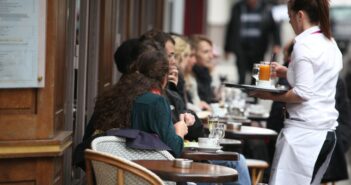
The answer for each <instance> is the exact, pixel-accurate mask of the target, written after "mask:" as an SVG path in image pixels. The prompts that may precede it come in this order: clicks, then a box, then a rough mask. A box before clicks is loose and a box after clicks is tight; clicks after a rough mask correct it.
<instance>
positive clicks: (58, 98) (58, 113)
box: [54, 0, 68, 131]
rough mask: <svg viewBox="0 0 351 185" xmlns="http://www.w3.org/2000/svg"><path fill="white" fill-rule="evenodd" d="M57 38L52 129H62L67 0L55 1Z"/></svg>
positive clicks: (65, 71)
mask: <svg viewBox="0 0 351 185" xmlns="http://www.w3.org/2000/svg"><path fill="white" fill-rule="evenodd" d="M57 3H58V4H57V6H58V10H57V24H58V25H60V26H59V27H57V38H59V40H58V42H57V45H56V53H57V54H56V59H55V61H56V62H55V64H56V65H55V91H54V97H55V101H54V111H55V113H54V114H55V115H54V116H55V120H54V131H57V130H63V129H64V111H63V109H64V103H65V100H66V97H65V91H66V88H67V86H66V83H65V82H66V76H67V75H65V74H66V73H67V70H66V66H65V64H66V62H65V60H66V48H65V47H66V33H67V27H66V25H67V24H68V23H67V21H68V20H67V16H66V14H67V1H62V0H61V1H58V2H57Z"/></svg>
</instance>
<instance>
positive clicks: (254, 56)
mask: <svg viewBox="0 0 351 185" xmlns="http://www.w3.org/2000/svg"><path fill="white" fill-rule="evenodd" d="M236 57H237V58H236V59H237V61H236V63H237V67H238V69H237V70H238V74H239V84H245V78H246V73H249V74H250V75H251V71H252V67H253V64H254V63H259V62H261V61H262V60H263V58H264V54H261V53H258V52H257V51H256V50H253V49H246V50H245V51H244V52H242V53H238V54H237V55H236ZM248 83H251V82H248Z"/></svg>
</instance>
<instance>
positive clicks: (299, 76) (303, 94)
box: [250, 58, 314, 103]
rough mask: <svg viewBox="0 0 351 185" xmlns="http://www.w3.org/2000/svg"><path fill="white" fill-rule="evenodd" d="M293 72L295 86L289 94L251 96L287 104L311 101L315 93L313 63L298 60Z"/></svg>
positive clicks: (258, 92)
mask: <svg viewBox="0 0 351 185" xmlns="http://www.w3.org/2000/svg"><path fill="white" fill-rule="evenodd" d="M289 67H290V66H289ZM292 70H293V71H294V76H293V78H294V82H295V86H294V87H293V88H292V89H290V90H289V91H288V92H286V93H283V94H273V93H268V92H262V91H255V92H252V93H250V95H251V96H255V97H258V98H262V99H269V100H273V101H280V102H286V103H301V102H303V101H307V100H309V99H310V98H311V96H312V95H313V93H314V92H313V89H312V87H313V84H314V82H313V81H314V71H313V66H312V63H311V62H310V61H308V60H307V59H304V58H301V59H296V61H295V63H294V65H293V69H292Z"/></svg>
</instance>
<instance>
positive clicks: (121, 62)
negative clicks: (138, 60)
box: [114, 39, 139, 74]
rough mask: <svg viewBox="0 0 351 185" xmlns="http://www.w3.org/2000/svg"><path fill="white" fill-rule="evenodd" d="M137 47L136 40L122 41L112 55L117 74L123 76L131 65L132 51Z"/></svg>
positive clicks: (137, 42) (137, 41)
mask: <svg viewBox="0 0 351 185" xmlns="http://www.w3.org/2000/svg"><path fill="white" fill-rule="evenodd" d="M138 45H139V40H138V39H129V40H126V41H124V42H123V43H122V44H121V45H120V46H119V47H118V48H117V50H116V52H115V54H114V59H115V64H116V66H117V69H118V71H119V72H121V73H123V74H125V73H127V71H128V68H129V66H130V65H131V64H132V62H133V59H132V51H133V50H134V48H135V47H136V46H138Z"/></svg>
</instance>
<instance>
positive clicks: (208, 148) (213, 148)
mask: <svg viewBox="0 0 351 185" xmlns="http://www.w3.org/2000/svg"><path fill="white" fill-rule="evenodd" d="M221 148H222V146H206V147H205V146H201V147H200V146H199V147H198V148H197V149H198V150H199V151H200V152H216V151H217V150H220V149H221Z"/></svg>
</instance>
